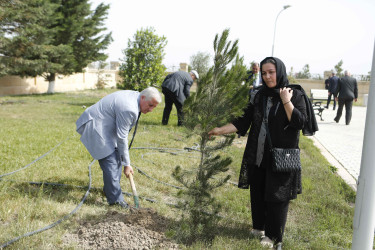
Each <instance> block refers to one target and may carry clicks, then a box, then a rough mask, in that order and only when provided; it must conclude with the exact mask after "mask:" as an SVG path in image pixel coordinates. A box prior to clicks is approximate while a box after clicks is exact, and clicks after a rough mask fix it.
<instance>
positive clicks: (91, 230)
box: [63, 208, 178, 249]
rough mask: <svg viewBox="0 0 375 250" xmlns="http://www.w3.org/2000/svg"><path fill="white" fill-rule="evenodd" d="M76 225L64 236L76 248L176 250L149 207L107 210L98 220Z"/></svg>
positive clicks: (160, 218) (161, 219)
mask: <svg viewBox="0 0 375 250" xmlns="http://www.w3.org/2000/svg"><path fill="white" fill-rule="evenodd" d="M80 224H81V225H80V226H79V228H78V230H77V232H76V233H73V234H71V233H70V234H66V235H64V238H63V241H64V243H65V244H69V245H70V244H71V243H74V244H76V245H77V246H78V247H79V248H80V249H155V248H160V249H178V245H177V244H176V243H173V242H172V241H171V240H169V239H167V238H166V237H165V235H164V232H165V230H166V228H167V220H166V219H165V218H163V217H162V216H160V215H158V214H157V213H156V212H155V211H153V210H152V209H148V208H141V209H138V210H130V211H129V213H120V212H118V211H108V212H107V214H106V215H105V216H104V217H102V218H101V219H100V220H90V221H83V222H81V223H80Z"/></svg>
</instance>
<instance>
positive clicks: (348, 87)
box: [334, 70, 358, 125]
mask: <svg viewBox="0 0 375 250" xmlns="http://www.w3.org/2000/svg"><path fill="white" fill-rule="evenodd" d="M344 74H345V76H344V77H342V78H340V79H339V81H338V85H337V89H336V93H335V96H336V98H335V99H336V100H338V102H339V108H338V109H337V114H336V117H335V119H334V121H335V122H336V123H338V122H339V121H340V118H341V115H342V110H343V108H344V105H345V112H346V113H345V124H346V125H349V124H350V120H351V119H352V106H353V100H354V101H355V102H357V98H358V85H357V80H356V79H355V78H353V77H351V76H350V73H349V71H347V70H345V72H344Z"/></svg>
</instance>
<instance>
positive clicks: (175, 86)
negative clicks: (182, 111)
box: [161, 71, 193, 104]
mask: <svg viewBox="0 0 375 250" xmlns="http://www.w3.org/2000/svg"><path fill="white" fill-rule="evenodd" d="M191 85H193V78H192V77H191V75H190V74H189V73H188V72H185V71H177V72H175V73H172V74H169V75H167V77H166V78H165V79H164V81H163V84H162V85H161V86H162V88H167V89H169V90H170V91H171V92H172V93H174V94H175V95H176V98H177V100H178V101H179V102H180V103H181V104H183V103H184V101H185V99H186V98H188V97H189V96H190V87H191Z"/></svg>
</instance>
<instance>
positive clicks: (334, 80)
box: [328, 76, 339, 96]
mask: <svg viewBox="0 0 375 250" xmlns="http://www.w3.org/2000/svg"><path fill="white" fill-rule="evenodd" d="M338 82H339V78H338V77H337V76H332V77H331V78H329V87H328V92H330V93H332V94H334V95H335V93H336V89H337V84H338ZM335 96H336V95H335Z"/></svg>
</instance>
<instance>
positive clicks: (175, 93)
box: [161, 70, 199, 126]
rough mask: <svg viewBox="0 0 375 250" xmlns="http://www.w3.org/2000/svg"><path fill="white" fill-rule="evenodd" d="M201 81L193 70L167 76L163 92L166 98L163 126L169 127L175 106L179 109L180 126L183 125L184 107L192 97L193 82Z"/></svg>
mask: <svg viewBox="0 0 375 250" xmlns="http://www.w3.org/2000/svg"><path fill="white" fill-rule="evenodd" d="M196 79H199V75H198V72H197V71H195V70H192V71H191V72H190V73H188V72H185V71H177V72H175V73H172V74H169V75H167V77H166V78H165V79H164V81H163V84H162V85H161V87H162V92H163V94H164V97H165V107H164V112H163V119H162V124H163V125H167V124H168V120H169V115H170V113H171V111H172V106H173V104H174V105H175V106H176V109H177V118H178V123H177V125H178V126H181V125H182V122H183V120H184V114H183V113H182V106H183V104H184V101H185V99H186V98H188V97H189V96H190V88H191V85H193V82H194V81H195V80H196Z"/></svg>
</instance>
